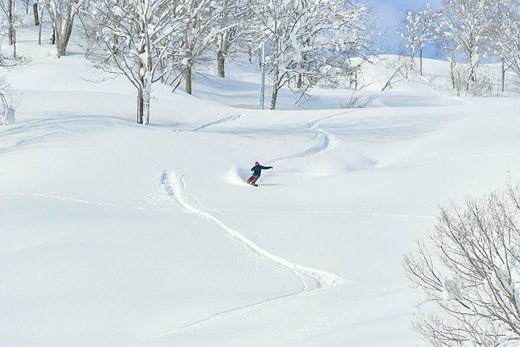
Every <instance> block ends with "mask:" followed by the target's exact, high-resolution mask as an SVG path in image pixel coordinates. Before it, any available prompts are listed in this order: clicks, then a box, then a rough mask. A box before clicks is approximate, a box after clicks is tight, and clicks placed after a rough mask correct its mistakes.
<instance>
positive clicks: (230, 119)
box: [193, 114, 242, 131]
mask: <svg viewBox="0 0 520 347" xmlns="http://www.w3.org/2000/svg"><path fill="white" fill-rule="evenodd" d="M240 118H242V114H233V115H231V116H228V117H224V118H221V119H219V120H216V121H214V122H210V123H206V124H203V125H201V126H200V127H198V128H195V129H193V131H199V130H203V129H206V128H209V127H211V126H214V125H218V124H223V123H228V122H233V121H236V120H239V119H240Z"/></svg>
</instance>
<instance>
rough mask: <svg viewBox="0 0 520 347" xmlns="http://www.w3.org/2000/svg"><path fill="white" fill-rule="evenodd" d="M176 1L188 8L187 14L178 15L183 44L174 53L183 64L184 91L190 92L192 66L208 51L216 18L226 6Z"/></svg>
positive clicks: (206, 0)
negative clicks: (180, 22) (180, 21)
mask: <svg viewBox="0 0 520 347" xmlns="http://www.w3.org/2000/svg"><path fill="white" fill-rule="evenodd" d="M176 3H179V4H182V6H183V8H186V9H188V10H189V12H188V13H187V15H185V16H183V17H179V16H178V18H179V19H181V20H182V22H183V25H182V28H181V30H182V34H183V40H182V43H183V45H182V48H181V50H180V51H178V52H176V54H177V57H178V58H180V59H181V62H182V65H183V69H184V77H185V80H186V93H188V94H191V93H192V83H193V81H192V75H193V67H194V66H195V64H196V63H197V62H198V61H200V59H202V58H203V57H204V55H205V54H206V53H207V52H208V49H209V48H210V47H211V45H212V43H213V42H214V40H215V38H216V36H217V35H218V33H219V28H218V27H216V25H217V19H218V18H219V17H220V14H221V13H222V12H223V11H226V8H225V7H223V6H220V5H218V4H217V3H216V2H210V1H209V0H178V1H176Z"/></svg>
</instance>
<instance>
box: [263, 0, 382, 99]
mask: <svg viewBox="0 0 520 347" xmlns="http://www.w3.org/2000/svg"><path fill="white" fill-rule="evenodd" d="M367 14H368V8H367V7H365V6H357V5H353V4H352V3H351V2H350V1H347V0H270V1H260V2H259V4H258V5H257V7H256V9H255V17H256V20H257V22H256V23H257V24H256V25H257V27H258V32H259V33H261V34H263V36H261V37H260V40H259V41H260V42H262V41H263V42H265V45H266V47H267V52H268V59H269V62H268V65H269V69H270V71H271V77H272V79H273V92H272V96H271V109H275V108H276V103H277V98H278V93H279V91H280V89H281V88H282V87H283V86H285V85H288V84H289V83H290V82H291V81H300V82H299V83H301V80H302V79H305V80H307V84H310V83H312V82H313V81H316V80H320V79H324V78H326V77H327V76H331V75H334V74H336V73H337V72H338V71H339V70H338V69H337V67H338V66H341V68H342V69H348V68H349V67H348V65H349V58H350V57H351V56H362V55H363V51H364V50H366V49H367V48H368V47H369V46H370V39H371V38H372V37H373V33H372V26H371V25H370V24H371V23H370V21H369V20H368V18H367Z"/></svg>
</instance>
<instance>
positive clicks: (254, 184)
mask: <svg viewBox="0 0 520 347" xmlns="http://www.w3.org/2000/svg"><path fill="white" fill-rule="evenodd" d="M246 184H247V185H250V186H255V187H258V184H256V183H247V182H246Z"/></svg>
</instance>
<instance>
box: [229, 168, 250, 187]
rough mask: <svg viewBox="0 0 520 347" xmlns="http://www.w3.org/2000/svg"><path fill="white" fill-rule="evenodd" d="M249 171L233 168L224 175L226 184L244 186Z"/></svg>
mask: <svg viewBox="0 0 520 347" xmlns="http://www.w3.org/2000/svg"><path fill="white" fill-rule="evenodd" d="M250 173H251V172H250V171H249V170H248V169H244V168H241V167H238V166H234V167H232V168H230V169H229V170H228V172H227V173H226V175H225V180H226V182H228V183H231V184H236V185H239V184H244V181H245V180H247V178H248V177H249V175H250Z"/></svg>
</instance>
